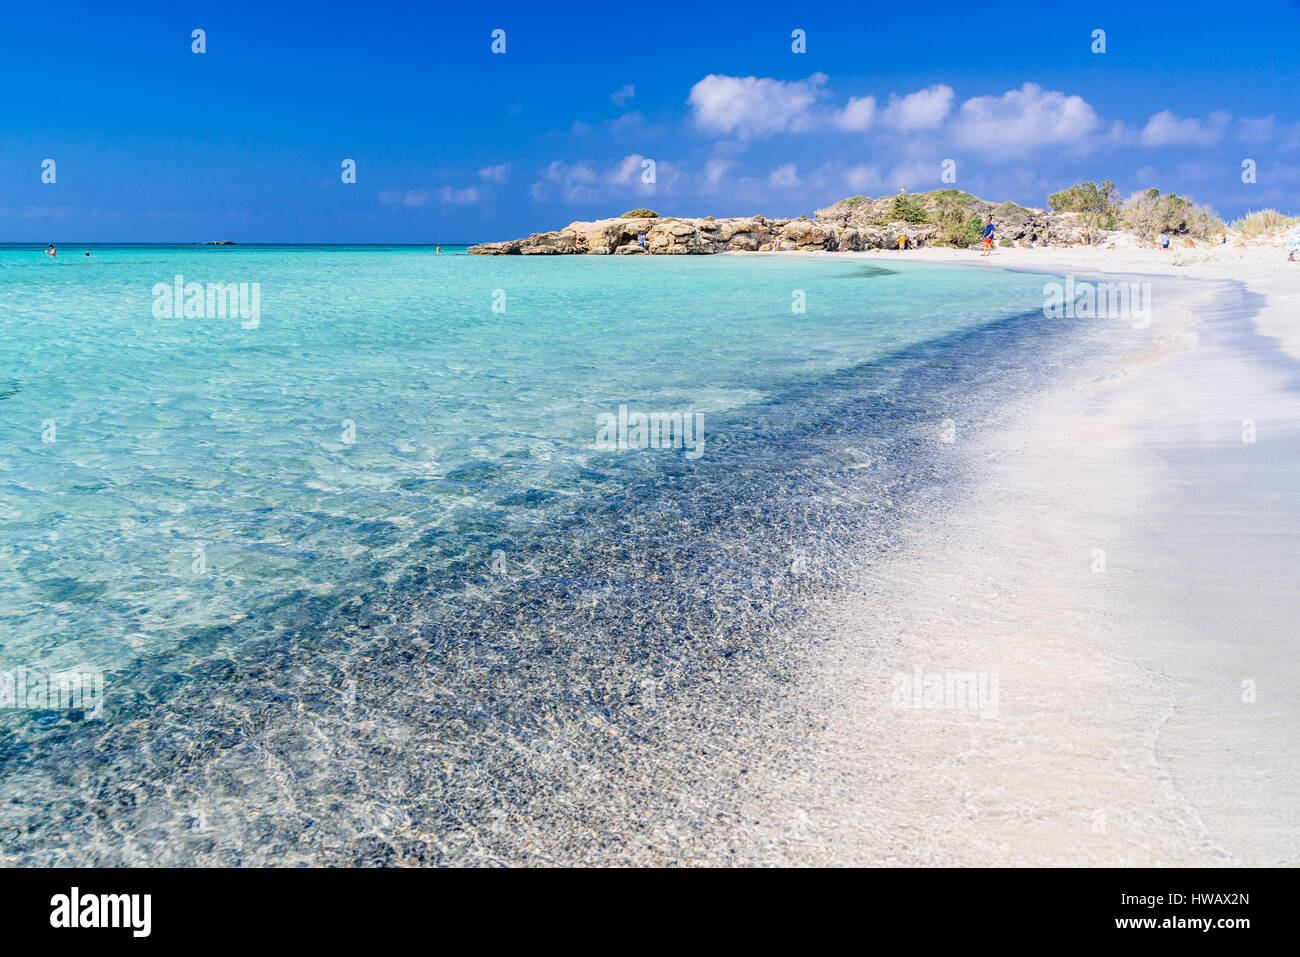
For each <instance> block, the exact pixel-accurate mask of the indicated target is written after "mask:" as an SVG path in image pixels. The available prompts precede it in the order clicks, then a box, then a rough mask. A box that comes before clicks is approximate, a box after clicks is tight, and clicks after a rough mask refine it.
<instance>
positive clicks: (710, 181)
mask: <svg viewBox="0 0 1300 957" xmlns="http://www.w3.org/2000/svg"><path fill="white" fill-rule="evenodd" d="M735 165H736V162H735V160H729V159H721V158H719V157H714V158H713V159H711V160H709V161H708V162H707V163H705V164H704V185H705V186H708V187H714V186H717V185H718V184H719V183H721V182H722V177H724V176H726V175H727V171H728V170H729V169H731V168H732V167H734V166H735Z"/></svg>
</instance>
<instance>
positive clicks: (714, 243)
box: [469, 189, 1112, 256]
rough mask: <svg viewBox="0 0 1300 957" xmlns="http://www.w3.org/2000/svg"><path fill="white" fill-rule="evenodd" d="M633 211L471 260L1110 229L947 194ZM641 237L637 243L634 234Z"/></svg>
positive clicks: (875, 245) (483, 251)
mask: <svg viewBox="0 0 1300 957" xmlns="http://www.w3.org/2000/svg"><path fill="white" fill-rule="evenodd" d="M650 213H651V211H649V210H634V211H632V212H629V213H625V214H624V215H623V216H620V217H617V218H613V219H600V220H596V221H594V222H575V223H570V224H569V225H568V226H566V227H564V228H563V229H561V230H556V231H552V232H545V233H533V234H532V235H531V236H528V237H527V238H525V239H511V240H507V241H505V242H497V243H480V244H478V245H476V246H471V247H469V251H470V252H472V253H475V254H478V255H485V256H493V255H495V256H500V255H522V256H549V255H577V254H584V255H595V256H604V255H645V254H650V255H686V254H708V253H721V252H732V251H746V252H763V251H768V250H772V249H775V248H777V245H778V243H779V244H780V248H781V249H788V250H804V251H825V252H852V251H858V250H865V249H886V248H897V246H898V243H899V237H906V239H907V242H908V245H909V246H931V245H947V246H960V247H965V246H971V245H974V244H976V243H978V242H979V240H980V237H981V235H982V231H983V224H984V222H985V220H986V218H987V217H988V216H990V215H992V216H993V219H994V222H995V223H996V225H997V232H996V236H997V242H998V243H999V244H1000V245H1002V246H1019V247H1027V246H1072V245H1080V244H1085V243H1096V242H1098V241H1101V240H1103V239H1105V238H1106V236H1107V235H1108V234H1109V233H1110V232H1112V231H1110V230H1099V229H1090V228H1089V227H1088V225H1087V224H1086V222H1085V220H1084V217H1082V216H1081V215H1080V214H1078V213H1072V212H1049V211H1047V210H1043V209H1034V208H1031V207H1026V206H1018V205H1016V204H1015V203H1010V202H1007V203H1000V204H999V203H991V202H988V201H987V200H982V199H979V198H978V197H976V196H972V195H971V194H969V193H964V192H961V191H960V190H955V189H946V190H934V191H932V192H928V193H916V194H911V195H908V194H902V193H900V194H899V195H897V196H887V197H882V198H880V199H871V198H868V197H865V196H853V197H850V198H849V199H842V200H840V201H839V202H838V203H835V204H834V205H832V206H828V207H826V208H825V209H819V210H817V211H816V212H815V213H814V214H813V217H812V218H811V219H809V218H808V217H807V216H800V217H799V218H798V219H769V218H768V217H766V216H749V217H734V218H728V219H715V218H714V217H712V216H705V217H703V218H701V219H691V218H682V217H674V216H658V215H651V214H650ZM642 233H644V234H645V246H644V247H642V246H641V244H640V243H639V242H638V237H639V236H640V235H641V234H642Z"/></svg>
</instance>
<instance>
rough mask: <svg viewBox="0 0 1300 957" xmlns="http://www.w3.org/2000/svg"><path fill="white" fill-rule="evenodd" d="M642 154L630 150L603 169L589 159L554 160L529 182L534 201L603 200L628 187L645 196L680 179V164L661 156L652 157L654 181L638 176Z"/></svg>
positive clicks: (622, 194) (621, 193)
mask: <svg viewBox="0 0 1300 957" xmlns="http://www.w3.org/2000/svg"><path fill="white" fill-rule="evenodd" d="M645 160H646V157H644V156H642V155H641V154H640V153H631V154H629V155H627V156H625V157H623V158H622V159H621V160H619V161H618V162H617V163H615V164H613V165H612V166H610V167H608V168H605V169H603V170H602V169H598V168H597V167H596V165H595V164H594V163H592V162H591V161H590V160H583V161H582V162H579V163H565V162H563V161H561V160H556V161H555V162H553V163H551V164H550V165H549V166H547V167H546V169H545V170H543V171H542V179H540V180H538V181H537V182H535V183H533V185H532V188H531V190H532V196H533V199H534V200H535V201H536V202H539V203H543V202H552V201H554V200H555V199H557V198H559V199H562V200H563V201H564V202H566V203H586V204H591V203H604V202H611V201H613V200H614V199H616V198H618V197H626V196H627V194H628V191H629V189H631V190H633V191H635V192H636V193H637V195H640V196H649V195H653V194H657V193H671V192H673V187H674V184H675V183H676V182H677V181H678V180H679V179H680V176H681V170H680V168H679V167H678V166H677V165H676V164H674V163H670V162H666V161H664V160H656V161H655V166H654V169H655V182H652V183H646V182H644V181H643V180H642V178H641V177H642V173H643V172H644V171H645V169H646V167H645V165H644V164H645Z"/></svg>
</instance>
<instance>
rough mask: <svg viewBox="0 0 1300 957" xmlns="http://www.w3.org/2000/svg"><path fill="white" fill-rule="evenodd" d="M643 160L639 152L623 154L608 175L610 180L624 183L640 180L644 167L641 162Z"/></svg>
mask: <svg viewBox="0 0 1300 957" xmlns="http://www.w3.org/2000/svg"><path fill="white" fill-rule="evenodd" d="M644 162H645V157H644V156H642V155H641V154H640V153H632V154H631V155H629V156H624V157H623V159H622V161H621V162H620V163H619V164H618V166H617V167H616V168H615V170H614V172H613V173H612V174H611V175H610V177H609V180H610V182H611V183H624V184H629V183H636V182H640V180H641V171H642V169H643V168H644V167H643V166H642V164H643V163H644Z"/></svg>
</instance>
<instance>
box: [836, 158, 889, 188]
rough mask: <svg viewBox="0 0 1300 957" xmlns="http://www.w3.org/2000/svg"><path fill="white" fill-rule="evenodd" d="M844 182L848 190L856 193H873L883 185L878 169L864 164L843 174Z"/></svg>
mask: <svg viewBox="0 0 1300 957" xmlns="http://www.w3.org/2000/svg"><path fill="white" fill-rule="evenodd" d="M844 181H845V182H846V183H848V184H849V188H850V189H852V190H854V191H855V192H858V193H865V192H868V191H873V192H874V191H877V190H879V189H880V187H881V186H882V185H884V180H883V179H882V178H881V176H880V167H878V166H871V165H868V164H866V163H859V164H858V165H857V166H854V167H852V168H850V169H849V171H848V172H847V173H845V174H844Z"/></svg>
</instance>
